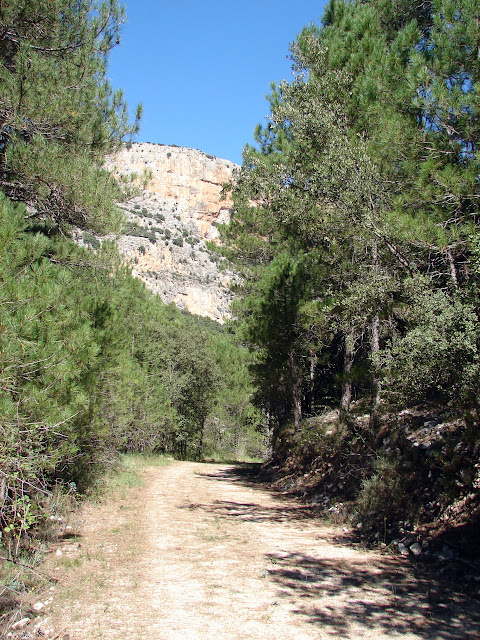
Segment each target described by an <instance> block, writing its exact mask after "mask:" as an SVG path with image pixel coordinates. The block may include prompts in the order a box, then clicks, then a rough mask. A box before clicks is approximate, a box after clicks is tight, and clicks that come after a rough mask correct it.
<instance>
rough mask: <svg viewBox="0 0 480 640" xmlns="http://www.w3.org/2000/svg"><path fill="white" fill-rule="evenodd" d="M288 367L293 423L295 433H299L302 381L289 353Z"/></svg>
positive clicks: (291, 353) (291, 352) (293, 355)
mask: <svg viewBox="0 0 480 640" xmlns="http://www.w3.org/2000/svg"><path fill="white" fill-rule="evenodd" d="M290 367H291V372H292V400H293V421H294V428H295V431H300V423H301V421H302V381H301V378H300V375H299V371H298V367H297V364H296V362H295V352H294V351H290Z"/></svg>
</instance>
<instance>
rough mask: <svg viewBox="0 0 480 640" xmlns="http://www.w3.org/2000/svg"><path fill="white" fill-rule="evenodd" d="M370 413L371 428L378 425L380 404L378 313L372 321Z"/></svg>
mask: <svg viewBox="0 0 480 640" xmlns="http://www.w3.org/2000/svg"><path fill="white" fill-rule="evenodd" d="M371 349H372V366H373V379H372V411H371V414H370V424H371V426H372V427H373V428H375V427H376V426H377V425H378V407H379V404H380V396H381V391H382V384H381V381H380V318H379V317H378V313H376V314H375V315H374V316H373V319H372V344H371Z"/></svg>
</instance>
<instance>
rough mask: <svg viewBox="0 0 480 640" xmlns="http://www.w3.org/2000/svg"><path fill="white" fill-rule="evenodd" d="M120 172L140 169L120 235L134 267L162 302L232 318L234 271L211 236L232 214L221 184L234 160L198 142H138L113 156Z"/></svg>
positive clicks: (114, 167)
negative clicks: (193, 145)
mask: <svg viewBox="0 0 480 640" xmlns="http://www.w3.org/2000/svg"><path fill="white" fill-rule="evenodd" d="M109 165H110V168H111V169H112V170H113V172H114V173H115V174H116V175H117V176H118V177H122V176H125V177H127V176H131V175H132V174H135V175H136V176H137V180H136V182H137V183H138V184H140V185H141V188H140V193H139V195H138V196H136V197H135V198H133V199H132V200H131V201H130V202H129V203H128V204H127V205H125V204H124V205H122V208H123V209H124V210H125V212H126V215H127V219H128V223H129V224H128V227H127V230H126V234H125V235H123V236H122V237H121V238H120V239H119V246H120V250H121V252H122V253H123V254H124V256H125V257H126V259H127V260H128V261H130V262H131V263H132V266H133V273H134V275H135V276H137V277H139V278H140V279H141V280H143V281H144V282H145V284H146V285H147V287H148V288H149V289H151V290H152V291H153V292H155V293H157V294H158V295H159V296H160V297H161V298H162V300H163V301H164V302H167V303H170V302H174V303H175V304H176V305H177V306H178V307H179V308H180V309H186V310H187V311H189V312H190V313H194V314H198V315H203V316H208V317H209V318H212V319H214V320H216V321H218V322H223V321H224V320H225V319H226V318H227V317H228V306H229V303H230V300H231V293H230V291H229V285H230V283H231V281H232V278H234V274H233V273H232V272H230V271H228V270H224V269H223V268H222V264H221V263H222V260H220V259H219V258H218V257H217V256H215V255H213V254H211V253H210V252H209V251H208V249H207V247H206V242H207V241H209V240H214V239H215V238H216V237H217V236H218V230H217V225H218V224H219V223H223V222H226V221H228V219H229V214H230V206H231V201H229V200H228V199H227V200H221V189H222V185H223V183H224V182H226V181H228V180H229V178H230V177H231V175H232V171H233V169H234V168H235V166H236V165H234V164H233V163H232V162H229V161H228V160H220V159H219V158H215V157H213V156H209V155H207V154H205V153H203V152H201V151H197V150H195V149H186V148H183V147H174V146H166V145H159V144H151V143H142V144H133V145H131V147H130V148H128V149H124V150H123V151H122V152H121V153H120V154H119V155H118V156H116V157H115V158H114V159H112V160H111V161H110V163H109Z"/></svg>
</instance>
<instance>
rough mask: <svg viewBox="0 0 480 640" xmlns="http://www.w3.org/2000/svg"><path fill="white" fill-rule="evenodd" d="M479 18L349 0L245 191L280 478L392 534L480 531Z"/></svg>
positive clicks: (241, 213) (337, 6)
mask: <svg viewBox="0 0 480 640" xmlns="http://www.w3.org/2000/svg"><path fill="white" fill-rule="evenodd" d="M479 24H480V10H479V7H478V3H476V2H473V1H471V0H461V1H455V2H452V1H451V0H433V1H432V2H424V1H418V2H416V1H414V2H411V1H410V0H409V1H408V2H407V1H398V0H397V1H395V2H394V1H393V0H362V1H361V2H360V1H351V2H346V1H343V0H332V1H331V2H330V4H329V5H328V7H327V9H326V12H325V14H324V17H323V20H322V24H321V25H320V26H316V25H311V26H309V27H306V28H305V29H304V30H303V31H302V33H301V34H300V35H299V36H298V37H297V39H296V40H295V42H294V43H293V44H292V45H291V54H292V61H293V70H294V79H293V80H292V81H291V82H286V81H284V82H282V83H281V84H279V85H273V86H272V90H271V94H270V97H269V100H270V107H271V115H270V117H269V119H268V121H267V123H266V124H265V125H263V126H260V125H259V126H258V128H257V130H256V141H257V144H256V145H255V146H247V147H246V148H245V150H244V156H243V157H244V161H243V166H242V168H241V169H240V170H239V171H237V172H236V174H235V175H234V179H233V180H232V184H231V185H230V186H229V188H231V189H232V190H233V197H234V203H235V213H234V216H233V219H232V222H231V224H230V225H229V226H228V227H225V228H224V229H223V242H224V248H223V253H224V254H225V255H226V256H229V257H230V258H231V259H232V260H233V261H234V262H235V264H236V265H237V268H238V269H239V270H241V272H242V274H243V278H244V280H243V284H242V286H241V287H239V291H238V293H239V299H238V301H237V303H236V307H235V310H236V314H237V316H238V318H239V333H240V335H241V337H242V340H244V341H245V343H247V344H249V345H250V348H251V349H252V352H253V353H254V356H255V362H254V366H253V370H254V375H255V379H256V381H257V388H258V394H257V402H258V406H260V407H261V408H262V410H263V412H264V415H265V418H266V421H268V424H269V428H270V432H271V440H272V448H273V456H274V459H273V462H274V466H276V467H277V472H279V473H280V474H282V473H283V474H285V473H287V474H288V475H289V476H291V478H290V480H291V481H289V483H288V484H289V486H292V487H294V486H297V488H298V490H299V491H307V492H308V493H309V494H310V496H311V497H312V496H313V497H312V500H316V501H317V502H318V504H319V505H322V504H323V505H324V506H325V505H327V506H328V508H332V509H335V507H332V506H331V505H333V504H334V503H335V502H337V501H338V502H340V501H341V502H342V505H343V502H344V501H348V503H349V505H350V508H351V511H352V513H353V514H356V516H355V518H354V519H356V522H357V523H358V524H359V527H362V526H367V525H368V526H371V525H372V526H374V527H378V531H381V535H382V539H383V538H385V539H387V538H388V537H389V535H390V539H391V536H393V535H394V534H395V533H398V531H399V530H400V529H404V528H405V527H404V522H405V521H407V520H408V521H409V526H410V527H412V528H414V527H415V525H420V524H422V523H423V524H425V523H429V522H430V523H431V522H432V521H435V522H436V523H437V524H438V523H439V522H442V523H443V525H442V526H443V527H444V528H445V527H447V528H448V526H449V525H454V524H459V522H461V523H462V525H465V524H466V523H468V524H469V525H472V523H477V524H476V527H477V529H476V531H477V532H478V513H479V488H480V469H479V453H480V444H479V436H478V424H479V394H478V389H479V373H480V367H479V365H480V360H479V346H480V342H479V340H480V325H479V322H478V313H479V302H480V299H479V293H478V292H479V287H478V285H479V275H480V274H479V246H480V245H479V202H480V190H479V175H480V150H479V142H480V129H479V115H480V101H479V91H480V35H479ZM285 465H286V469H285ZM282 468H283V471H281V470H282ZM279 469H280V471H278V470H279ZM299 475H300V476H301V477H302V478H303V476H308V482H307V484H308V487H306V488H305V486H304V484H305V482H304V481H303V480H302V482H299V481H298V477H299ZM295 483H296V484H295ZM283 486H285V485H283ZM342 509H343V510H345V509H346V507H345V505H343V506H342ZM460 512H461V514H462V515H461V517H459V518H457V517H455V514H458V513H460ZM399 523H400V524H399ZM387 534H388V535H387Z"/></svg>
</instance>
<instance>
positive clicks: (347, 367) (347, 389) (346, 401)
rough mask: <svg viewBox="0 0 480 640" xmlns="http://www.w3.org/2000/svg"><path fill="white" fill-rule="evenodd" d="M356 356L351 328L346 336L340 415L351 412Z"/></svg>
mask: <svg viewBox="0 0 480 640" xmlns="http://www.w3.org/2000/svg"><path fill="white" fill-rule="evenodd" d="M354 356H355V332H354V330H353V329H352V330H350V331H349V333H347V334H346V335H345V338H344V351H343V382H342V398H341V400H340V415H343V416H345V415H347V414H348V413H349V412H350V404H351V402H352V380H351V377H350V376H351V373H352V367H353V361H354Z"/></svg>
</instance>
